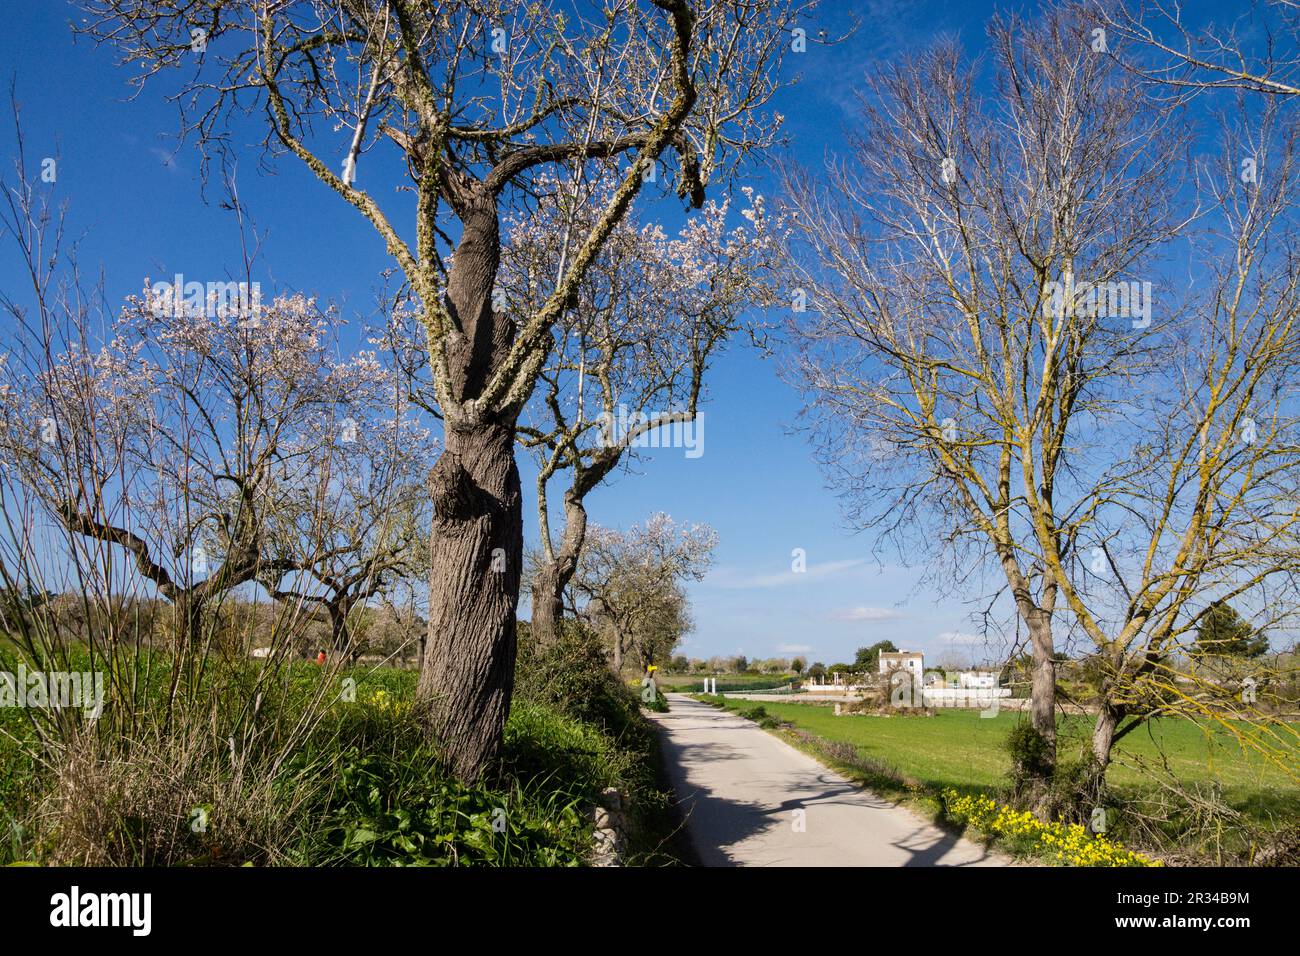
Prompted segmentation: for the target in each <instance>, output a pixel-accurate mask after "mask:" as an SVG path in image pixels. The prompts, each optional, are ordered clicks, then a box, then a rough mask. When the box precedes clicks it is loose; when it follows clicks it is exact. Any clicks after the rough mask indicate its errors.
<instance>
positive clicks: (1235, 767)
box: [727, 700, 1300, 823]
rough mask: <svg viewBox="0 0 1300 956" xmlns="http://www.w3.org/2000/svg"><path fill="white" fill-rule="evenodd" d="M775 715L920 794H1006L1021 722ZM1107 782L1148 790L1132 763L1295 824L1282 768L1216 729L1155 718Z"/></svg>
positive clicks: (974, 715)
mask: <svg viewBox="0 0 1300 956" xmlns="http://www.w3.org/2000/svg"><path fill="white" fill-rule="evenodd" d="M757 703H758V702H755V701H743V700H742V701H728V703H727V706H728V708H729V709H733V710H735V709H748V708H751V707H754V706H756V704H757ZM761 703H762V706H763V708H764V709H765V710H766V711H767V712H768V713H769V714H771V715H772V716H774V717H778V718H780V719H781V720H784V721H788V722H790V723H792V724H794V725H795V726H797V727H800V728H802V729H804V730H806V731H809V732H811V733H814V734H817V735H818V736H821V737H824V738H826V739H828V740H835V741H843V742H845V743H849V744H852V745H853V746H855V747H856V748H858V750H859V752H860V753H861V754H863V755H864V756H867V757H871V758H874V759H875V760H878V761H880V762H881V763H884V764H886V765H888V766H890V767H892V768H894V769H895V770H896V771H898V772H899V773H900V774H901V775H903V776H904V777H906V778H908V779H909V780H912V781H915V782H917V783H919V784H921V785H922V786H923V787H926V788H933V789H936V790H937V789H943V788H944V787H953V788H955V789H957V790H959V791H963V792H969V793H974V792H987V793H996V792H999V791H1002V790H1004V789H1005V788H1006V786H1007V783H1008V774H1009V773H1010V769H1011V764H1010V759H1009V758H1008V756H1007V753H1006V751H1005V750H1004V749H1003V741H1004V740H1005V739H1006V736H1007V732H1008V731H1009V730H1010V729H1011V727H1012V725H1013V724H1014V723H1015V722H1016V721H1018V720H1020V719H1021V717H1020V715H1019V714H1017V713H1012V712H1007V711H1003V712H1002V713H1000V714H999V715H998V716H997V717H991V718H984V717H980V716H979V713H978V712H977V711H973V710H940V711H939V712H938V713H937V714H936V715H935V716H933V717H904V716H894V717H875V716H859V715H850V716H842V717H836V716H835V714H834V711H833V710H832V708H830V707H827V706H818V705H815V704H801V703H769V702H767V701H762V702H761ZM1090 731H1091V722H1090V721H1088V720H1085V719H1081V718H1067V719H1065V720H1064V721H1063V723H1062V730H1061V741H1060V754H1061V757H1062V758H1069V757H1072V756H1077V755H1078V754H1079V753H1081V748H1082V745H1083V742H1084V740H1085V739H1086V734H1087V733H1089V732H1090ZM1118 751H1119V752H1118V753H1117V754H1116V757H1115V763H1114V765H1113V766H1112V768H1111V770H1110V773H1109V776H1108V780H1109V782H1110V784H1111V786H1112V787H1114V788H1116V789H1117V790H1120V791H1124V790H1132V789H1134V788H1145V787H1149V786H1151V781H1150V779H1149V778H1148V777H1146V776H1145V775H1144V774H1143V773H1142V772H1141V771H1140V770H1139V769H1137V767H1136V765H1135V760H1134V758H1137V759H1139V760H1142V761H1145V762H1146V763H1148V764H1154V765H1155V766H1157V767H1158V766H1161V765H1162V763H1164V762H1167V765H1168V767H1169V769H1170V771H1171V772H1172V773H1173V774H1174V775H1175V776H1176V777H1177V778H1178V779H1179V780H1180V781H1182V782H1184V783H1210V782H1211V781H1217V782H1218V783H1219V784H1220V785H1221V786H1222V788H1223V794H1224V798H1225V799H1226V800H1227V802H1228V803H1229V804H1231V805H1232V806H1233V807H1235V808H1237V809H1239V810H1242V811H1243V812H1245V813H1247V814H1249V815H1250V816H1251V817H1253V818H1255V819H1258V820H1259V821H1260V822H1272V823H1277V822H1281V821H1283V820H1290V821H1295V820H1296V819H1297V818H1300V787H1297V786H1296V784H1295V782H1294V781H1293V780H1291V779H1289V778H1288V776H1287V775H1286V773H1285V772H1284V771H1282V770H1281V769H1279V768H1276V767H1273V766H1271V765H1269V764H1266V763H1265V762H1264V761H1263V760H1262V759H1261V758H1259V757H1257V756H1256V755H1254V754H1249V753H1244V752H1243V751H1242V750H1241V748H1240V747H1239V746H1238V744H1237V743H1236V741H1235V740H1234V739H1233V738H1232V737H1231V736H1230V735H1229V734H1228V733H1227V732H1226V731H1222V730H1219V731H1217V732H1213V733H1206V732H1205V729H1204V728H1203V727H1202V726H1198V725H1195V724H1192V723H1190V722H1188V721H1185V720H1168V721H1160V722H1157V723H1156V724H1154V725H1153V726H1151V727H1150V728H1143V729H1140V730H1137V731H1134V732H1133V733H1132V734H1130V735H1129V736H1128V737H1126V738H1125V739H1124V740H1123V741H1122V742H1121V743H1120V745H1119V748H1118Z"/></svg>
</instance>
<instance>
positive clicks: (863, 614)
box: [831, 607, 903, 621]
mask: <svg viewBox="0 0 1300 956" xmlns="http://www.w3.org/2000/svg"><path fill="white" fill-rule="evenodd" d="M902 616H903V615H902V614H900V613H899V612H898V611H895V610H894V609H893V608H888V607H850V608H844V609H843V610H839V611H833V612H832V613H831V617H832V618H833V619H835V620H837V621H892V620H895V619H896V618H900V617H902Z"/></svg>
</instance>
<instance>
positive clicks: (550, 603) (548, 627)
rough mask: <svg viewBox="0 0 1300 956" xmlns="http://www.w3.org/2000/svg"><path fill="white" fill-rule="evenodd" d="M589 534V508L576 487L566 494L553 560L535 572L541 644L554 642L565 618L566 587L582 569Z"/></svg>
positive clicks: (535, 625) (535, 632)
mask: <svg viewBox="0 0 1300 956" xmlns="http://www.w3.org/2000/svg"><path fill="white" fill-rule="evenodd" d="M586 538H587V509H586V508H585V507H584V506H583V504H582V499H581V498H580V497H578V496H577V495H576V494H575V492H574V490H573V489H569V491H567V492H566V493H565V495H564V537H563V539H562V540H561V541H560V547H559V549H558V550H556V552H555V559H554V560H553V561H547V562H543V563H542V564H541V566H540V567H538V569H537V572H536V573H535V574H534V575H533V582H532V595H533V619H532V624H531V628H532V636H533V640H535V641H537V642H538V643H539V644H550V643H553V642H554V641H555V640H556V638H558V637H559V634H560V625H561V622H562V621H563V620H564V589H565V588H566V587H568V586H569V582H570V581H571V580H573V575H574V572H575V571H577V569H578V556H579V555H580V554H581V553H582V544H583V542H584V541H585V540H586Z"/></svg>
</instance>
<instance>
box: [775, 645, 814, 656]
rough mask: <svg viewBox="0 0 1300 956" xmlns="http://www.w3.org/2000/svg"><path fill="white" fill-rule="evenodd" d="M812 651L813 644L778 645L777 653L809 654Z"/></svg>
mask: <svg viewBox="0 0 1300 956" xmlns="http://www.w3.org/2000/svg"><path fill="white" fill-rule="evenodd" d="M811 651H812V645H811V644H778V645H776V652H777V653H778V654H808V653H811Z"/></svg>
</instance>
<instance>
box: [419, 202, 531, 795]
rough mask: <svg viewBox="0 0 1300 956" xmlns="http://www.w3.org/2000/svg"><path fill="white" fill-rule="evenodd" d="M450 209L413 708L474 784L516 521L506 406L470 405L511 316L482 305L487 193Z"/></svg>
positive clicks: (504, 617) (494, 715) (505, 347)
mask: <svg viewBox="0 0 1300 956" xmlns="http://www.w3.org/2000/svg"><path fill="white" fill-rule="evenodd" d="M457 216H458V217H459V219H460V221H461V226H462V229H461V236H460V241H459V242H458V244H457V246H456V254H455V257H454V260H453V266H452V269H451V271H450V272H449V273H448V276H447V286H446V295H445V304H446V306H447V309H448V312H449V313H450V315H451V319H452V322H453V325H454V327H453V328H452V329H451V331H450V333H449V335H448V338H447V342H446V345H445V350H446V351H445V357H446V368H447V379H446V381H445V386H446V390H447V392H448V393H449V395H450V397H451V399H452V400H453V401H454V402H455V403H456V404H455V407H454V408H450V409H446V410H444V411H445V415H444V422H445V426H444V436H443V441H444V446H443V447H444V450H443V453H442V455H441V456H439V458H438V461H437V463H436V464H435V465H434V467H433V469H432V470H431V471H430V472H429V491H430V494H431V496H432V499H433V506H434V519H433V531H432V535H431V540H430V562H429V564H430V567H429V628H428V632H429V636H428V640H427V642H426V645H425V651H424V661H423V665H422V667H421V670H420V679H419V682H418V684H417V685H416V692H415V706H416V713H417V715H418V716H419V717H420V719H421V720H422V721H423V723H424V724H425V727H426V728H427V729H428V731H429V733H430V734H431V735H432V736H433V737H434V738H435V739H436V740H437V741H438V742H439V744H440V746H441V748H442V755H443V758H444V759H445V760H446V762H447V764H448V766H449V767H450V769H451V771H452V772H453V773H455V774H456V775H457V776H458V777H460V778H461V779H463V780H466V781H469V782H473V781H475V780H477V779H478V778H479V777H480V776H481V775H482V774H483V772H484V770H486V769H487V768H488V766H489V765H490V764H491V763H492V761H493V760H494V759H495V757H496V755H497V752H498V750H499V748H500V746H501V732H502V730H503V729H504V727H505V722H506V717H507V716H508V715H509V712H510V695H511V693H512V692H513V690H514V676H515V649H516V644H515V640H516V635H515V612H516V609H517V607H518V604H519V578H520V564H521V562H522V561H523V548H524V531H523V528H524V522H523V496H522V493H521V491H520V487H519V470H518V469H517V468H516V466H515V454H514V446H515V416H516V415H517V414H518V410H517V406H516V407H515V408H514V410H513V411H503V410H499V409H495V410H489V409H478V408H476V407H475V403H476V399H477V397H478V396H479V395H481V394H482V391H483V389H484V387H485V386H486V385H487V383H488V382H489V381H490V379H491V376H492V374H493V372H494V371H495V370H496V369H498V368H499V367H500V366H501V364H502V361H503V359H504V358H505V356H506V355H507V353H508V352H509V350H510V346H511V344H512V343H513V340H514V324H513V323H512V322H511V320H510V318H509V317H508V316H506V315H504V314H502V313H498V312H494V311H493V308H492V289H493V286H494V284H495V282H496V272H497V265H498V263H499V261H500V252H501V245H500V243H501V237H500V231H499V226H498V223H497V216H496V202H495V198H494V197H493V196H492V195H491V194H490V193H489V192H487V191H485V190H481V189H480V190H478V191H476V192H475V193H473V194H472V195H468V196H465V197H463V198H462V200H461V201H460V202H459V203H458V207H457ZM434 358H435V359H436V358H437V356H434ZM525 397H526V396H525Z"/></svg>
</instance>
